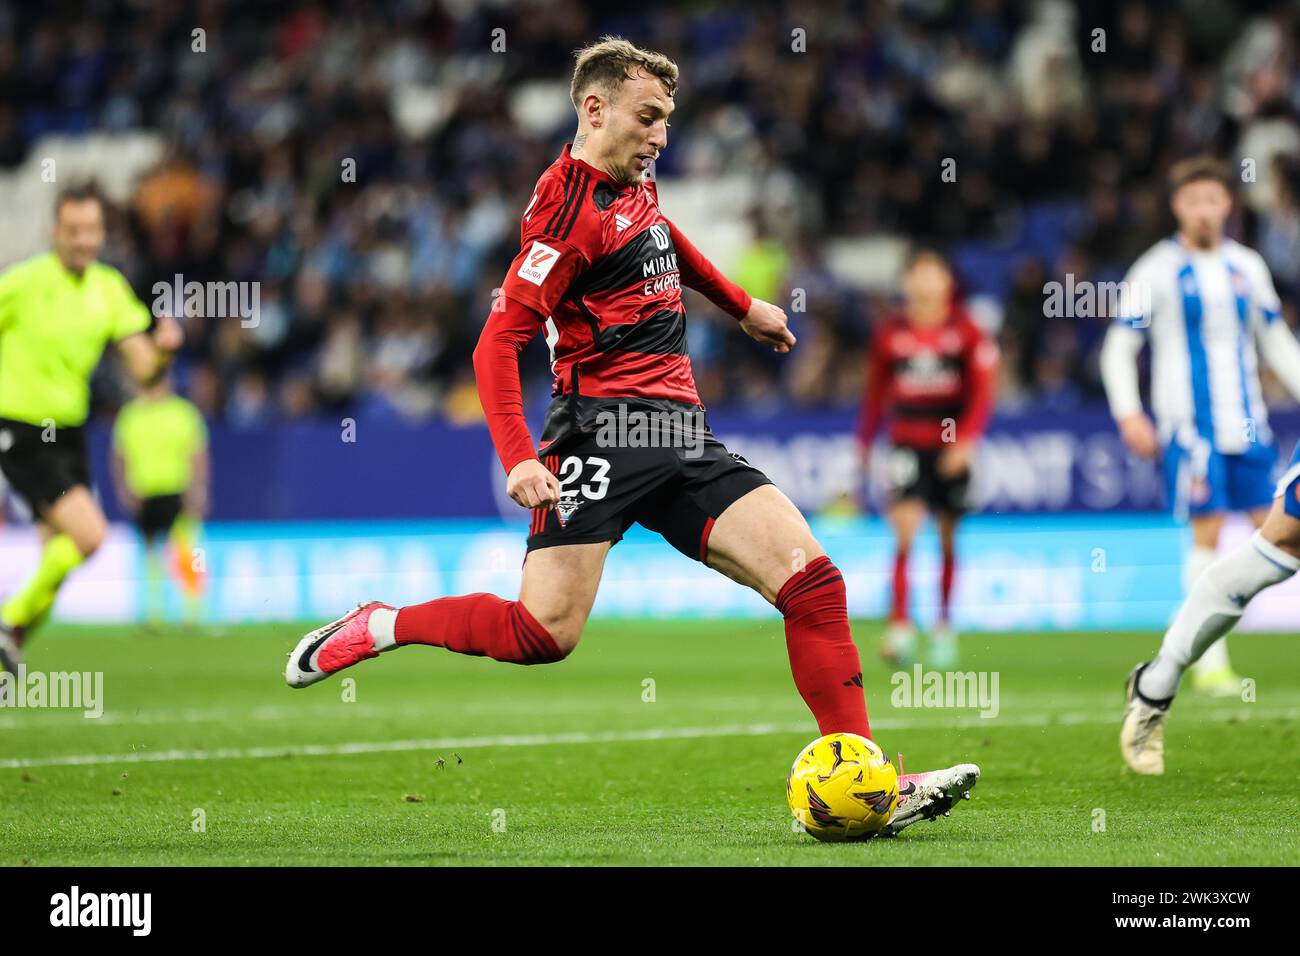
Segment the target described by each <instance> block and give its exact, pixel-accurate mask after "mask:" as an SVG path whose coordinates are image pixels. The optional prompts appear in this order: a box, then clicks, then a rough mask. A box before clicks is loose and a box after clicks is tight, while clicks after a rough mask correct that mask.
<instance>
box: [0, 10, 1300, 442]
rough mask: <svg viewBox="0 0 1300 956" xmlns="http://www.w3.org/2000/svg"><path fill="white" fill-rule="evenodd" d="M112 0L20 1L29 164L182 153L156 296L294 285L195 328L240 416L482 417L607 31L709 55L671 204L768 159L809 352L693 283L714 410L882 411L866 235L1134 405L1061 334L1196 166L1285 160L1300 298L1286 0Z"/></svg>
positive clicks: (13, 98)
mask: <svg viewBox="0 0 1300 956" xmlns="http://www.w3.org/2000/svg"><path fill="white" fill-rule="evenodd" d="M92 6H93V9H94V11H95V15H94V16H93V17H88V16H87V15H86V11H85V10H83V9H82V5H80V4H73V3H70V2H67V0H48V2H45V3H42V4H39V5H31V4H18V3H12V2H10V3H5V2H3V0H0V175H3V174H4V170H6V169H12V168H13V167H15V166H17V165H19V164H21V163H22V162H23V161H24V160H25V159H27V158H28V154H29V152H30V150H31V148H32V146H33V144H34V143H35V142H36V140H37V139H38V138H39V137H40V136H43V135H45V134H47V133H54V132H73V133H76V132H89V131H93V130H98V131H105V132H117V131H126V130H130V129H134V128H138V127H146V128H151V129H155V130H158V131H160V132H161V133H162V134H163V135H164V136H165V137H166V139H167V142H168V144H169V145H168V150H167V153H166V155H165V157H164V158H163V160H162V161H161V162H160V163H159V164H158V165H157V167H156V168H154V169H153V170H151V171H149V172H148V173H147V174H146V175H145V176H144V177H143V178H142V179H141V181H140V182H139V184H138V186H137V189H136V192H135V195H134V197H133V200H132V201H131V203H130V204H129V208H128V209H127V210H126V212H127V215H126V216H124V217H121V218H120V221H118V222H116V223H115V227H114V230H113V236H112V238H111V241H110V244H109V247H108V250H107V254H108V256H109V258H110V259H111V260H112V261H114V262H115V263H116V264H118V265H120V266H122V268H123V269H124V270H125V271H126V272H127V274H128V276H129V277H130V278H131V280H132V281H133V282H134V283H135V284H136V286H137V290H138V291H140V292H141V293H144V294H145V297H146V299H149V298H151V296H150V295H148V294H147V293H148V291H149V289H150V288H151V286H152V284H153V283H154V282H156V281H159V280H160V279H165V280H167V281H170V280H171V278H172V276H173V275H175V274H177V273H181V274H184V275H185V277H186V278H187V279H190V278H193V279H198V280H200V281H203V280H215V281H232V280H233V281H244V282H252V281H256V282H259V283H260V284H261V285H260V295H261V308H260V316H259V321H258V322H257V323H256V324H255V325H252V326H250V327H247V328H245V327H244V326H243V325H241V323H240V322H239V321H236V320H234V319H219V318H202V317H188V318H186V319H185V320H184V321H185V325H186V330H187V333H188V340H187V344H186V351H185V354H184V355H183V356H182V363H181V364H182V368H183V369H184V370H185V374H184V375H183V376H182V381H183V383H184V388H185V389H186V390H187V391H188V393H189V395H190V396H191V397H192V398H193V399H194V400H195V401H196V402H197V403H198V404H199V405H200V407H201V408H203V410H204V412H205V414H208V415H209V416H212V417H214V418H222V417H224V418H226V419H227V420H229V421H230V422H232V423H234V424H238V425H252V424H256V423H259V422H266V421H275V420H281V419H301V418H304V417H311V416H324V415H329V416H336V415H340V414H360V413H365V414H374V415H383V416H390V417H400V418H402V419H406V420H419V419H423V418H428V417H430V416H435V415H443V416H445V417H447V418H448V419H450V420H452V421H456V422H467V421H472V420H475V419H477V417H478V416H479V415H481V410H480V409H479V408H478V403H477V398H476V397H475V396H474V395H473V382H472V375H471V372H470V365H469V355H470V352H471V351H472V349H473V346H474V341H475V339H476V337H477V334H478V330H479V329H480V328H481V327H482V324H483V321H484V319H485V317H486V315H487V312H488V309H489V308H490V305H491V290H492V289H493V288H494V287H495V285H496V284H497V283H499V281H500V277H501V275H502V274H503V273H504V270H505V268H506V266H507V265H508V264H509V262H510V260H511V258H512V257H513V254H514V252H515V251H516V250H515V246H516V242H517V237H518V216H519V214H520V212H521V210H522V209H523V208H524V206H525V205H526V204H527V200H528V193H529V190H530V189H531V187H532V184H533V183H534V182H535V180H536V177H537V176H538V175H539V174H540V172H541V171H542V169H543V168H544V167H545V165H546V164H547V163H549V162H550V161H551V160H552V159H553V158H554V156H555V154H556V153H557V152H558V150H559V147H560V145H561V144H562V143H563V142H564V141H565V139H566V138H567V137H568V136H569V135H571V133H572V129H573V125H574V123H573V118H572V115H571V113H570V111H569V109H568V106H567V100H566V98H565V96H564V93H565V92H566V91H567V80H568V73H569V68H570V64H571V53H572V51H573V50H574V49H575V48H576V47H578V46H580V45H581V44H582V43H584V42H588V41H590V40H592V39H594V38H596V37H598V36H600V35H601V34H603V33H606V32H612V33H625V34H627V35H628V36H629V37H630V38H631V39H633V40H635V41H636V42H638V43H640V44H642V45H644V46H648V47H653V48H657V49H662V50H663V51H664V52H666V53H668V54H669V55H670V56H673V57H674V58H676V59H677V60H678V62H679V63H680V64H681V65H682V67H683V82H682V88H681V91H680V93H679V95H678V97H677V102H678V110H677V113H676V114H675V115H674V118H673V131H672V140H671V144H670V148H669V149H668V150H667V151H666V152H665V153H664V155H663V157H662V158H661V161H660V163H659V168H658V173H659V175H660V177H661V179H663V180H664V181H665V187H664V188H665V191H666V192H667V191H668V190H670V189H672V186H671V183H670V180H671V178H672V177H674V176H688V177H711V176H716V175H723V174H726V175H732V176H736V175H739V176H742V177H747V178H748V179H749V181H750V182H751V184H752V195H753V196H754V197H756V199H755V201H754V206H753V209H752V211H751V212H750V213H749V216H748V224H749V239H748V241H747V242H746V243H745V244H744V245H743V246H742V247H741V248H740V249H739V250H738V251H737V254H736V255H735V256H733V257H731V260H732V264H733V268H732V269H731V272H732V274H733V276H734V277H735V278H736V279H738V280H739V281H741V282H742V283H743V284H744V285H745V286H746V287H747V288H749V289H750V291H752V292H753V293H754V294H755V295H758V296H760V297H762V298H769V299H772V300H773V301H778V302H780V303H781V304H782V305H784V306H785V307H786V308H787V311H789V312H790V314H791V319H792V322H793V324H794V327H795V329H796V334H797V335H798V336H799V340H800V347H799V348H798V349H796V351H795V353H794V354H793V355H792V356H790V357H788V358H787V359H782V358H780V357H776V356H773V355H772V354H770V352H765V351H764V350H763V349H761V348H759V347H757V346H756V345H755V344H754V343H752V342H750V341H749V340H747V339H746V338H745V337H744V336H742V335H740V334H738V333H737V332H736V331H735V329H734V323H732V322H730V320H728V319H726V318H725V317H724V316H722V315H721V314H720V313H718V312H717V311H716V310H715V309H713V307H712V306H711V305H709V304H708V303H706V302H705V301H704V300H703V299H701V298H700V297H699V296H696V295H694V294H688V295H687V302H688V307H689V308H690V310H691V312H692V318H693V321H692V323H691V328H690V347H691V355H692V364H693V365H694V368H695V371H696V375H697V378H698V381H699V385H700V391H701V394H702V396H703V397H704V399H705V401H706V403H708V404H709V405H710V406H711V407H712V406H717V405H726V404H739V405H746V406H748V407H750V408H760V409H770V410H776V409H779V408H780V407H782V406H783V405H784V404H789V403H790V402H796V403H802V404H826V403H830V404H844V405H846V406H847V405H852V404H853V402H854V401H855V400H856V395H857V383H856V376H857V375H859V374H860V371H859V370H860V368H861V366H862V362H861V356H860V352H861V349H862V348H864V347H865V343H866V342H867V341H868V339H869V331H870V329H869V322H870V321H871V319H872V317H874V316H876V315H879V314H881V313H883V312H886V311H888V306H889V302H888V296H887V295H882V294H881V293H880V292H879V291H878V290H875V291H872V292H867V291H864V288H862V287H860V286H858V285H854V284H853V283H852V282H851V281H850V280H851V276H847V275H844V274H839V273H837V271H836V270H833V269H832V268H831V266H830V265H828V263H831V262H835V263H837V266H841V267H842V258H840V257H837V256H835V255H832V254H831V253H832V252H833V251H834V249H835V244H836V243H837V241H839V240H841V239H850V240H852V239H861V238H862V237H864V236H867V235H885V234H894V235H897V236H900V237H902V238H904V239H926V240H929V241H937V242H939V243H941V244H943V245H944V246H946V247H948V248H949V249H951V250H952V251H953V252H954V260H955V261H956V262H957V263H958V265H959V269H960V268H961V266H962V264H963V263H972V264H973V265H971V266H969V267H968V268H967V270H966V272H967V274H965V275H964V276H963V280H964V282H963V284H964V285H968V286H969V288H970V290H971V291H972V292H974V293H977V294H978V295H981V296H983V297H985V298H987V299H989V300H991V301H992V302H993V303H994V304H995V305H996V306H997V307H998V308H997V309H995V310H994V311H997V312H1001V314H1003V315H1004V316H1005V319H1004V321H1003V323H1002V326H1001V329H1000V330H999V332H998V334H999V337H1000V340H1001V345H1002V349H1003V353H1004V361H1003V362H1002V364H1001V372H1000V374H1001V376H1002V382H1001V385H1000V401H1001V403H1002V405H1003V407H1013V406H1018V405H1025V404H1029V405H1031V406H1033V405H1034V404H1035V403H1041V404H1046V405H1049V406H1051V407H1064V406H1067V405H1071V404H1076V403H1078V402H1082V401H1096V400H1098V399H1099V398H1100V394H1099V390H1098V386H1097V383H1096V382H1095V379H1094V378H1093V377H1092V376H1091V375H1090V374H1089V373H1088V372H1087V370H1086V369H1087V367H1088V365H1089V361H1090V356H1091V354H1092V351H1093V350H1094V348H1095V342H1096V340H1097V337H1098V334H1099V330H1100V329H1101V328H1103V327H1104V325H1101V324H1099V323H1098V321H1097V320H1098V318H1101V319H1104V318H1105V317H1104V316H1102V317H1090V318H1089V319H1087V320H1082V319H1080V320H1077V321H1076V322H1075V324H1074V327H1073V328H1071V327H1070V323H1069V322H1068V321H1067V322H1065V323H1064V324H1062V323H1060V322H1056V321H1055V320H1052V321H1049V320H1048V319H1047V318H1046V317H1045V316H1044V287H1045V284H1046V283H1048V282H1050V281H1053V280H1057V281H1059V280H1061V279H1062V278H1063V276H1064V273H1065V271H1071V270H1072V271H1074V272H1075V273H1076V278H1083V277H1085V276H1086V277H1087V278H1089V279H1093V280H1099V281H1107V280H1110V279H1113V278H1117V277H1121V276H1122V274H1123V273H1124V271H1125V270H1126V269H1127V267H1128V266H1129V265H1130V264H1131V263H1132V262H1133V260H1134V259H1135V258H1136V257H1137V256H1138V255H1140V254H1141V253H1142V252H1143V251H1145V249H1146V248H1148V247H1149V246H1150V245H1151V244H1152V243H1153V242H1155V241H1157V240H1158V239H1159V238H1160V237H1161V236H1162V235H1166V234H1168V231H1169V229H1170V228H1171V225H1172V224H1171V221H1170V219H1169V216H1168V214H1167V212H1166V209H1165V203H1166V200H1165V192H1164V183H1163V175H1164V172H1165V170H1166V169H1167V168H1168V166H1169V165H1170V163H1172V162H1173V161H1174V160H1175V159H1177V158H1180V157H1181V156H1184V155H1187V154H1188V153H1191V152H1195V151H1204V150H1210V151H1213V152H1216V153H1218V154H1220V155H1223V156H1225V157H1226V158H1228V159H1230V160H1232V161H1233V162H1234V163H1240V162H1242V161H1245V160H1250V161H1252V162H1253V167H1254V172H1255V175H1254V176H1253V178H1252V177H1250V176H1247V177H1246V178H1245V179H1244V180H1243V182H1242V184H1241V189H1240V193H1241V199H1242V203H1243V207H1244V209H1245V210H1246V212H1245V214H1244V215H1242V216H1241V217H1239V223H1238V227H1237V233H1238V238H1241V239H1243V240H1245V241H1248V242H1253V243H1257V244H1258V245H1259V247H1260V248H1261V251H1262V252H1263V254H1264V255H1265V257H1266V259H1267V260H1268V262H1269V264H1270V266H1271V267H1272V269H1273V270H1274V274H1275V276H1276V278H1277V284H1278V287H1279V291H1280V292H1281V293H1282V295H1283V296H1284V299H1285V300H1286V302H1287V305H1288V314H1289V315H1292V314H1294V312H1295V308H1294V305H1295V301H1296V299H1297V297H1300V201H1298V199H1297V197H1300V188H1298V187H1300V176H1298V175H1297V172H1296V170H1297V163H1298V162H1300V124H1297V122H1296V114H1297V107H1298V106H1300V59H1297V53H1296V51H1297V42H1296V40H1297V29H1298V28H1297V17H1296V15H1295V12H1294V11H1293V10H1292V9H1291V8H1290V7H1289V6H1285V5H1281V4H1279V5H1277V6H1276V7H1275V8H1271V9H1270V8H1269V6H1268V5H1267V4H1246V5H1233V4H1200V3H1195V2H1192V0H1171V2H1169V3H1164V4H1154V5H1153V4H1147V3H1142V2H1138V0H1118V2H1113V3H1099V4H1086V5H1085V4H1074V3H1069V2H1067V0H1038V2H1034V3H1017V2H1012V0H970V2H967V3H960V4H955V3H953V4H945V3H911V2H908V3H898V2H890V0H865V2H862V3H848V2H844V0H832V2H830V3H826V4H817V5H813V6H808V5H805V4H800V3H798V2H796V0H776V2H773V3H771V4H769V5H765V6H763V7H755V6H752V5H750V4H745V3H741V2H740V0H721V2H717V3H712V4H706V5H690V6H683V7H665V8H662V9H656V11H655V13H654V15H652V16H651V15H646V14H644V13H642V12H639V11H636V10H632V9H629V8H628V7H626V5H619V4H612V3H605V2H590V3H582V4H580V3H577V2H574V0H562V2H558V3H555V4H552V5H549V6H547V7H545V10H546V15H545V16H542V15H540V11H541V10H542V9H543V7H542V6H540V5H538V4H536V3H530V2H520V3H515V4H503V5H496V6H491V7H483V6H481V5H479V4H465V3H452V2H449V0H428V2H421V3H410V2H406V0H380V2H376V3H372V4H366V5H352V4H341V3H337V2H332V0H324V2H314V3H307V4H292V5H283V6H282V5H277V4H257V3H249V2H230V3H208V2H205V3H199V4H183V3H176V2H161V3H152V4H140V3H126V2H120V0H106V2H105V3H102V4H96V5H92ZM1257 11H1259V12H1257ZM196 26H198V27H201V28H202V30H203V31H205V32H204V36H205V43H206V45H205V49H204V50H203V52H195V50H194V48H193V43H194V35H193V31H194V30H195V29H196ZM498 26H499V27H501V28H503V29H504V30H505V37H506V43H507V47H506V51H505V53H504V54H503V53H500V52H495V51H494V50H493V48H492V43H491V36H490V34H491V30H492V29H493V28H495V27H498ZM795 27H800V28H802V29H804V30H805V31H806V35H807V43H806V48H805V49H803V50H798V51H796V50H795V49H792V45H791V39H790V38H791V33H790V31H791V30H792V29H793V28H795ZM539 83H542V84H549V86H544V87H536V86H535V84H539ZM1244 168H1245V167H1243V169H1244ZM864 285H867V283H864ZM798 290H803V292H804V300H803V301H802V304H801V307H799V308H795V307H794V296H795V295H796V293H797V292H798ZM544 354H545V349H544V348H543V347H542V346H540V345H536V344H535V345H534V346H532V347H530V349H529V350H528V351H527V352H526V353H525V363H524V364H525V369H524V372H525V394H526V395H529V396H534V395H541V394H544V393H545V390H546V379H547V377H548V372H547V368H546V363H545V361H544V360H543V359H542V356H543V355H544ZM102 398H103V399H105V400H106V402H104V404H107V405H111V403H112V402H113V401H114V400H115V399H114V398H113V396H112V395H111V394H109V395H106V396H103V397H102ZM106 410H107V409H106Z"/></svg>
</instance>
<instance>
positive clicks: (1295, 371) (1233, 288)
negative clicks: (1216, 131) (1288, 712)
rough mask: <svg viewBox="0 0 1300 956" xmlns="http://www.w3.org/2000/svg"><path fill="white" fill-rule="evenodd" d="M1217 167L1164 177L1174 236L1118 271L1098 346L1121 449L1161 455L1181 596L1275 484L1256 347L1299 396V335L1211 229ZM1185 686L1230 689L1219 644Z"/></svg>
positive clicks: (1198, 164) (1224, 188)
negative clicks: (1110, 317)
mask: <svg viewBox="0 0 1300 956" xmlns="http://www.w3.org/2000/svg"><path fill="white" fill-rule="evenodd" d="M1228 183H1229V180H1228V176H1227V173H1226V170H1225V168H1224V167H1223V166H1222V165H1221V164H1220V163H1218V162H1217V161H1216V160H1213V159H1210V158H1207V157H1196V158H1193V159H1189V160H1184V161H1183V162H1181V163H1178V164H1177V165H1175V167H1174V168H1173V170H1172V171H1171V174H1170V185H1171V189H1172V197H1171V203H1170V205H1171V208H1172V209H1173V213H1174V217H1175V219H1177V221H1178V231H1177V232H1176V233H1175V234H1174V235H1173V236H1172V237H1170V238H1168V239H1165V240H1162V241H1161V242H1159V243H1157V244H1156V245H1155V246H1153V247H1152V248H1151V249H1150V250H1148V251H1147V252H1146V253H1145V254H1144V255H1143V256H1142V257H1141V258H1140V259H1138V261H1137V262H1136V263H1134V265H1133V267H1132V268H1131V269H1130V270H1129V273H1128V276H1127V277H1126V278H1125V284H1124V286H1123V293H1124V294H1123V296H1122V297H1121V309H1120V314H1119V315H1118V316H1117V317H1116V319H1115V321H1114V322H1113V323H1112V325H1111V328H1110V330H1109V332H1108V333H1107V336H1106V342H1105V345H1104V346H1103V348H1102V354H1101V372H1102V380H1103V383H1104V384H1105V387H1106V395H1107V398H1108V400H1109V402H1110V409H1111V413H1112V414H1113V415H1114V417H1115V420H1116V422H1117V423H1118V425H1119V429H1120V434H1121V435H1122V436H1123V439H1124V442H1125V444H1126V445H1127V446H1128V447H1129V449H1130V450H1131V451H1132V452H1134V453H1135V454H1138V455H1144V456H1148V457H1154V456H1156V455H1157V454H1158V453H1159V452H1160V451H1161V449H1163V452H1164V472H1165V482H1166V484H1165V487H1166V492H1167V501H1168V502H1169V504H1170V507H1171V508H1172V509H1173V511H1174V513H1175V514H1176V515H1178V516H1179V517H1181V518H1183V519H1185V520H1188V521H1189V522H1190V524H1191V529H1192V550H1191V552H1190V553H1189V554H1188V556H1187V561H1186V563H1185V565H1184V570H1185V584H1186V587H1187V589H1188V590H1190V589H1191V586H1192V584H1193V583H1194V582H1195V581H1196V579H1197V578H1198V577H1199V576H1200V575H1201V573H1202V572H1203V571H1204V570H1205V569H1206V568H1207V567H1208V566H1209V565H1210V564H1212V563H1213V561H1214V559H1215V551H1216V549H1217V547H1218V543H1219V532H1220V529H1221V528H1222V526H1223V519H1224V516H1225V514H1226V513H1227V512H1229V511H1240V512H1245V513H1246V514H1248V515H1249V516H1250V518H1251V520H1252V521H1253V522H1254V524H1255V526H1256V527H1257V528H1258V527H1259V526H1260V525H1261V524H1262V523H1263V522H1264V519H1265V517H1266V516H1267V514H1268V510H1269V506H1270V504H1271V503H1272V499H1273V492H1274V481H1273V474H1274V471H1275V470H1276V465H1277V449H1276V447H1275V445H1274V443H1273V434H1272V432H1271V431H1270V429H1269V425H1268V410H1267V408H1265V406H1264V399H1263V394H1262V392H1261V389H1260V384H1259V372H1258V360H1259V357H1260V356H1261V355H1262V356H1263V358H1264V360H1265V361H1266V362H1267V363H1268V365H1269V367H1270V368H1271V369H1272V370H1273V372H1274V373H1275V374H1276V375H1277V377H1278V378H1279V379H1280V380H1281V381H1282V383H1283V384H1284V385H1285V386H1286V388H1287V389H1288V391H1290V392H1291V394H1293V395H1295V396H1296V397H1297V398H1298V399H1300V343H1297V342H1296V339H1295V336H1294V335H1292V333H1291V330H1290V329H1289V328H1288V327H1287V324H1286V322H1285V321H1284V320H1283V318H1282V314H1281V311H1282V306H1281V301H1280V300H1279V299H1278V295H1277V292H1276V290H1275V289H1274V288H1273V280H1272V278H1271V277H1270V276H1269V272H1268V266H1267V265H1265V263H1264V260H1263V258H1262V257H1261V256H1260V255H1259V253H1257V252H1255V251H1254V250H1253V249H1249V248H1247V247H1246V246H1243V245H1242V244H1241V243H1239V242H1235V241H1234V240H1232V239H1229V238H1227V237H1225V236H1224V234H1223V233H1224V225H1225V223H1226V222H1227V219H1228V216H1229V214H1230V213H1231V212H1232V193H1231V192H1230V190H1229V186H1228ZM1148 343H1149V344H1150V346H1151V405H1152V410H1153V411H1154V413H1155V419H1156V424H1155V425H1154V426H1153V425H1152V423H1151V420H1150V419H1149V418H1148V417H1147V416H1146V414H1145V413H1144V412H1143V410H1142V400H1141V397H1140V395H1139V392H1138V371H1137V356H1138V353H1139V352H1140V351H1141V350H1142V348H1143V346H1144V345H1146V344H1148ZM1195 684H1196V686H1197V687H1198V688H1199V689H1202V690H1206V691H1209V692H1211V693H1224V694H1231V695H1235V694H1239V693H1240V691H1241V683H1240V678H1238V677H1237V675H1236V674H1234V673H1233V671H1232V666H1231V663H1230V661H1229V659H1228V652H1227V647H1226V642H1224V641H1219V642H1217V643H1216V644H1215V645H1214V646H1213V647H1212V648H1210V649H1209V650H1208V652H1207V653H1206V654H1204V656H1202V657H1201V658H1200V661H1199V662H1198V663H1197V668H1196V674H1195Z"/></svg>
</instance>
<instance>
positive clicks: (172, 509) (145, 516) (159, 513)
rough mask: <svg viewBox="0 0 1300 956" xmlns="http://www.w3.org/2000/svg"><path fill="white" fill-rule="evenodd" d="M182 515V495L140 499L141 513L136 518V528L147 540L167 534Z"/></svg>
mask: <svg viewBox="0 0 1300 956" xmlns="http://www.w3.org/2000/svg"><path fill="white" fill-rule="evenodd" d="M180 514H181V496H180V495H156V496H154V497H152V498H141V499H140V511H139V513H138V514H137V515H136V516H135V526H136V527H137V528H139V529H140V533H141V534H142V535H144V536H145V537H146V538H152V537H154V535H158V534H166V533H167V532H168V531H170V530H171V529H172V525H174V524H175V523H176V519H177V518H179V517H180Z"/></svg>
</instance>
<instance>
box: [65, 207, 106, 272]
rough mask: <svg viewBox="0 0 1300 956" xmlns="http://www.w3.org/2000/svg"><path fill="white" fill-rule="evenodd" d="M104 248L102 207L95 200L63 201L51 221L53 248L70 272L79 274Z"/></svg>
mask: <svg viewBox="0 0 1300 956" xmlns="http://www.w3.org/2000/svg"><path fill="white" fill-rule="evenodd" d="M103 247H104V209H103V207H102V206H100V204H99V201H98V200H95V199H82V200H75V201H71V202H65V203H64V204H63V205H61V206H60V207H59V209H58V212H57V214H56V218H55V221H54V251H55V253H56V254H57V255H58V257H59V261H60V262H62V263H63V266H64V268H66V269H68V270H69V271H71V272H76V273H82V272H85V271H86V268H87V267H88V266H89V265H90V264H91V263H92V262H94V261H95V260H96V259H97V258H99V250H100V249H102V248H103Z"/></svg>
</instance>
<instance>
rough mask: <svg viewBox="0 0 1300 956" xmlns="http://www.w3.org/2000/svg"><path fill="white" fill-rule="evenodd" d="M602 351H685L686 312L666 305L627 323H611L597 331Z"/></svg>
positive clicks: (679, 353) (666, 353) (647, 352)
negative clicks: (648, 316)
mask: <svg viewBox="0 0 1300 956" xmlns="http://www.w3.org/2000/svg"><path fill="white" fill-rule="evenodd" d="M596 349H597V350H598V351H601V352H640V353H642V354H646V355H685V354H686V316H685V315H684V314H682V313H681V312H674V311H673V310H671V309H663V310H661V311H659V312H656V313H655V314H654V315H652V316H650V318H648V319H642V320H641V321H640V322H631V323H628V324H627V325H611V326H607V327H606V328H603V329H601V330H600V331H598V332H597V333H596Z"/></svg>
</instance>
